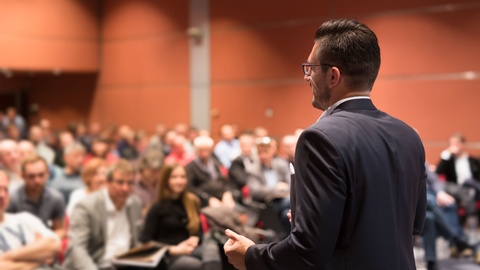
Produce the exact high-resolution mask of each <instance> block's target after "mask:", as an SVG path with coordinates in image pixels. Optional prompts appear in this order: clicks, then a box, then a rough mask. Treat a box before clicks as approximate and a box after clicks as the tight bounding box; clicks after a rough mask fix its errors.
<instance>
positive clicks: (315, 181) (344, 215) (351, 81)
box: [224, 19, 426, 270]
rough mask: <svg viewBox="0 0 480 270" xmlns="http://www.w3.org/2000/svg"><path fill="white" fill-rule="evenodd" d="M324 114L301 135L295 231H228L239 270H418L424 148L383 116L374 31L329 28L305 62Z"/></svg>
mask: <svg viewBox="0 0 480 270" xmlns="http://www.w3.org/2000/svg"><path fill="white" fill-rule="evenodd" d="M302 67H303V72H304V79H305V80H306V81H307V82H308V84H309V85H310V88H311V91H312V94H313V99H312V105H313V106H314V107H315V108H317V109H320V110H322V111H324V112H323V114H322V116H321V117H320V119H319V120H318V121H317V122H316V123H314V124H313V125H312V126H310V127H309V128H307V129H305V130H304V131H303V132H302V134H301V135H300V137H299V139H298V142H297V146H296V153H295V164H294V165H292V166H290V172H291V194H290V196H291V197H290V198H291V205H290V206H291V224H292V229H291V233H290V234H289V235H288V236H287V237H286V238H285V239H284V240H282V241H280V242H276V243H271V244H267V245H265V244H263V245H262V244H260V245H255V244H254V243H253V242H252V241H251V240H249V239H248V238H246V237H244V236H241V235H238V234H236V233H235V232H233V231H230V230H227V231H226V235H227V236H228V237H229V240H228V241H227V242H226V243H225V245H224V249H225V253H226V255H227V256H228V258H229V262H231V263H232V264H233V265H234V266H235V267H236V268H237V269H248V270H256V269H259V270H260V269H275V270H287V269H288V270H290V269H302V270H309V269H312V270H313V269H315V270H352V269H355V270H362V269H368V270H384V269H389V270H415V269H416V266H415V258H414V254H413V240H412V235H415V234H419V233H421V232H422V229H423V224H424V221H425V213H426V185H425V151H424V148H423V145H422V142H421V140H420V138H419V136H418V134H417V133H416V132H415V131H414V130H413V129H412V128H411V127H409V126H408V125H406V124H405V123H403V122H402V121H400V120H398V119H396V118H394V117H392V116H390V115H388V114H387V113H385V112H382V111H380V110H378V109H377V108H376V107H375V105H374V104H373V102H372V100H371V99H370V92H371V90H372V87H373V84H374V82H375V79H376V77H377V74H378V70H379V68H380V48H379V46H378V40H377V37H376V35H375V33H373V31H372V30H371V29H369V28H368V27H367V26H366V25H364V24H362V23H360V22H357V21H355V20H348V19H339V20H330V21H327V22H325V23H324V24H323V25H322V26H320V28H319V29H318V30H317V31H316V33H315V43H314V46H313V49H312V51H311V53H310V55H309V56H308V59H307V62H306V63H304V64H303V65H302Z"/></svg>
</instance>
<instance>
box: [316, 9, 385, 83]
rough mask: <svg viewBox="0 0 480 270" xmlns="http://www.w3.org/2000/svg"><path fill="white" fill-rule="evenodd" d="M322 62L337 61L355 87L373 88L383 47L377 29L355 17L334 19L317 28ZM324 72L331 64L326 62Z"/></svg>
mask: <svg viewBox="0 0 480 270" xmlns="http://www.w3.org/2000/svg"><path fill="white" fill-rule="evenodd" d="M315 41H316V42H319V41H320V42H319V49H318V51H317V57H318V60H319V61H320V63H321V64H331V65H335V66H336V67H338V68H339V69H340V71H341V72H342V74H344V75H345V76H346V85H347V87H349V88H351V89H369V90H371V89H372V87H373V83H374V82H375V79H376V78H377V75H378V70H379V69H380V47H379V46H378V39H377V36H376V35H375V33H373V31H372V30H370V28H368V27H367V26H366V25H364V24H362V23H360V22H358V21H356V20H352V19H339V20H330V21H327V22H325V23H323V24H322V25H321V26H320V27H319V28H318V29H317V31H316V32H315ZM322 68H323V70H324V72H325V71H326V70H327V69H328V66H322Z"/></svg>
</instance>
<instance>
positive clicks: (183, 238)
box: [140, 165, 202, 270]
mask: <svg viewBox="0 0 480 270" xmlns="http://www.w3.org/2000/svg"><path fill="white" fill-rule="evenodd" d="M187 182H188V180H187V175H186V172H185V169H184V168H183V167H182V166H180V165H167V166H166V167H165V168H164V169H163V172H162V174H161V177H160V183H159V190H158V198H157V201H156V202H155V203H154V204H153V205H152V207H151V208H150V210H149V211H148V214H147V217H146V220H145V227H144V229H143V232H142V235H141V238H140V240H141V242H148V241H156V242H160V243H164V244H168V245H170V247H169V249H168V269H171V270H172V269H179V270H180V269H182V270H183V269H192V270H193V269H202V261H201V251H200V249H199V240H200V236H201V227H200V218H199V207H200V202H199V199H198V198H197V196H195V195H194V194H192V193H190V192H189V191H187Z"/></svg>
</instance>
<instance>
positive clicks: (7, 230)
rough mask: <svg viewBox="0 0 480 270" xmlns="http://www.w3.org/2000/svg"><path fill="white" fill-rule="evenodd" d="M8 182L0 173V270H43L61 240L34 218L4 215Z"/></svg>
mask: <svg viewBox="0 0 480 270" xmlns="http://www.w3.org/2000/svg"><path fill="white" fill-rule="evenodd" d="M8 187H9V179H8V175H7V173H6V172H5V171H3V170H0V269H2V270H9V269H40V268H41V269H45V268H44V266H45V265H46V264H47V263H51V262H53V260H54V259H55V258H56V255H57V253H58V252H59V250H60V239H59V237H58V236H57V235H56V234H55V233H54V232H53V231H51V230H49V229H48V228H46V227H45V225H44V224H43V223H42V221H41V220H40V219H38V218H37V217H35V216H34V215H32V214H30V213H27V212H21V213H17V214H9V213H5V209H6V208H7V206H8V204H9V202H10V195H9V192H8Z"/></svg>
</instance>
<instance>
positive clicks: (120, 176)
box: [107, 159, 135, 208]
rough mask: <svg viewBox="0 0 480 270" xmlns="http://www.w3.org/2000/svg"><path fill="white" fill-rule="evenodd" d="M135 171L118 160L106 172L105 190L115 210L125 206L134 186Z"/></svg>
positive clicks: (130, 165) (122, 160)
mask: <svg viewBox="0 0 480 270" xmlns="http://www.w3.org/2000/svg"><path fill="white" fill-rule="evenodd" d="M134 177H135V170H134V168H133V166H132V164H131V163H130V162H128V161H127V160H124V159H120V160H118V161H117V162H115V163H113V164H112V165H111V166H110V168H108V172H107V189H108V194H109V195H110V199H111V200H112V201H113V203H114V204H115V206H116V207H117V208H122V207H123V206H124V205H125V202H126V201H127V199H128V197H129V196H130V194H132V191H133V185H134V184H135V180H134Z"/></svg>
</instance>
